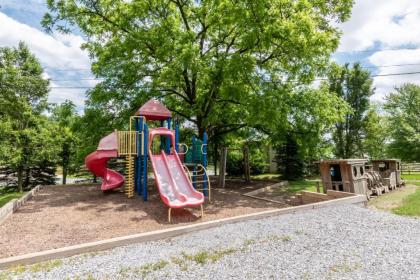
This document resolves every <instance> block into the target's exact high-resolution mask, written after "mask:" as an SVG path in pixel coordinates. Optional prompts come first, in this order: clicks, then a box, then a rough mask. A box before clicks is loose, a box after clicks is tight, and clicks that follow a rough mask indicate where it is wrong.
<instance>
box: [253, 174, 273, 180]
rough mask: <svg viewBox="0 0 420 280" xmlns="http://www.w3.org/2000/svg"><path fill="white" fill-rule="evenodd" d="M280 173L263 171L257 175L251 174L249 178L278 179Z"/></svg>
mask: <svg viewBox="0 0 420 280" xmlns="http://www.w3.org/2000/svg"><path fill="white" fill-rule="evenodd" d="M279 177H280V174H275V173H264V174H258V175H251V179H253V180H267V179H268V180H269V179H279Z"/></svg>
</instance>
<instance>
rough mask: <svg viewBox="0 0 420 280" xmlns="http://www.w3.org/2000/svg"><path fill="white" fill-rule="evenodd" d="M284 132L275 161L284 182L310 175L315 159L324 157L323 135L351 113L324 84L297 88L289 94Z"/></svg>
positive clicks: (280, 134) (341, 100)
mask: <svg viewBox="0 0 420 280" xmlns="http://www.w3.org/2000/svg"><path fill="white" fill-rule="evenodd" d="M290 95H291V96H290V100H289V102H290V104H289V106H290V111H289V112H288V114H287V120H288V124H287V127H286V131H287V133H283V132H282V130H280V131H279V132H280V133H278V134H277V135H276V136H275V137H273V138H274V139H278V141H277V143H275V144H277V145H278V148H277V157H276V159H275V160H276V162H277V163H278V166H279V171H280V173H281V174H282V175H283V177H284V178H285V179H298V178H301V177H303V176H305V175H309V173H310V170H309V168H310V167H312V162H313V161H314V160H319V159H320V158H321V157H323V156H325V154H326V152H325V150H326V147H327V146H328V143H327V139H325V135H326V134H327V133H328V132H330V131H331V129H332V127H333V126H334V124H335V123H337V122H340V121H342V120H344V117H345V116H346V113H348V112H349V111H350V108H349V106H348V105H347V104H346V102H345V101H344V100H343V99H342V98H340V97H339V96H337V95H336V94H335V93H333V92H330V91H329V90H328V87H327V86H326V85H321V86H320V87H319V88H317V89H315V88H309V87H306V88H300V89H296V90H295V91H293V92H292V93H291V94H290Z"/></svg>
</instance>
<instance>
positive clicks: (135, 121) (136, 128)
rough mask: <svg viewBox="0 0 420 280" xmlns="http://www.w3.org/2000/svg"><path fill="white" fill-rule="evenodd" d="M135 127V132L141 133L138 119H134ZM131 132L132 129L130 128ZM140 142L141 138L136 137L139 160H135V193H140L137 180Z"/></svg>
mask: <svg viewBox="0 0 420 280" xmlns="http://www.w3.org/2000/svg"><path fill="white" fill-rule="evenodd" d="M134 127H135V131H136V132H138V131H139V122H138V119H136V118H135V119H134ZM130 130H131V127H130ZM138 142H139V136H138V134H137V136H136V145H137V158H136V159H135V160H134V191H136V192H138V191H139V186H140V185H139V184H138V180H137V178H138V177H139V175H140V165H139V161H138V157H139V153H138Z"/></svg>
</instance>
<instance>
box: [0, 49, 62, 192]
mask: <svg viewBox="0 0 420 280" xmlns="http://www.w3.org/2000/svg"><path fill="white" fill-rule="evenodd" d="M48 83H49V82H48V80H45V79H43V78H42V68H41V65H40V64H39V62H38V60H37V59H36V58H35V57H34V56H33V55H32V54H31V53H30V51H29V49H28V48H27V47H26V46H25V45H24V44H23V43H19V46H18V47H17V48H7V47H5V48H0V118H1V119H0V147H1V148H0V165H4V166H7V167H9V168H11V169H13V170H15V171H16V174H17V185H18V189H19V191H22V190H23V188H26V187H28V186H30V185H32V184H35V182H34V181H33V180H32V179H33V175H34V174H35V175H36V174H42V173H43V172H42V171H43V170H45V169H47V170H48V172H47V173H46V174H50V175H47V178H44V179H45V180H46V181H50V182H51V181H53V177H54V174H51V173H50V172H49V170H51V168H52V169H53V168H54V166H55V161H56V155H57V152H58V151H57V144H56V143H57V135H58V133H57V127H56V126H55V125H54V124H52V123H51V122H49V121H48V119H47V118H46V117H45V116H43V115H41V113H42V112H43V111H44V110H45V109H46V108H47V107H46V106H47V103H46V100H47V95H48ZM36 170H37V171H36ZM32 171H35V173H34V172H32ZM51 177H52V178H51ZM44 179H42V180H44Z"/></svg>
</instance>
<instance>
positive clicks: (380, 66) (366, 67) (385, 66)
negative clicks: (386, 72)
mask: <svg viewBox="0 0 420 280" xmlns="http://www.w3.org/2000/svg"><path fill="white" fill-rule="evenodd" d="M413 65H420V63H404V64H391V65H377V66H362V68H365V69H371V68H387V67H399V66H413Z"/></svg>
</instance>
